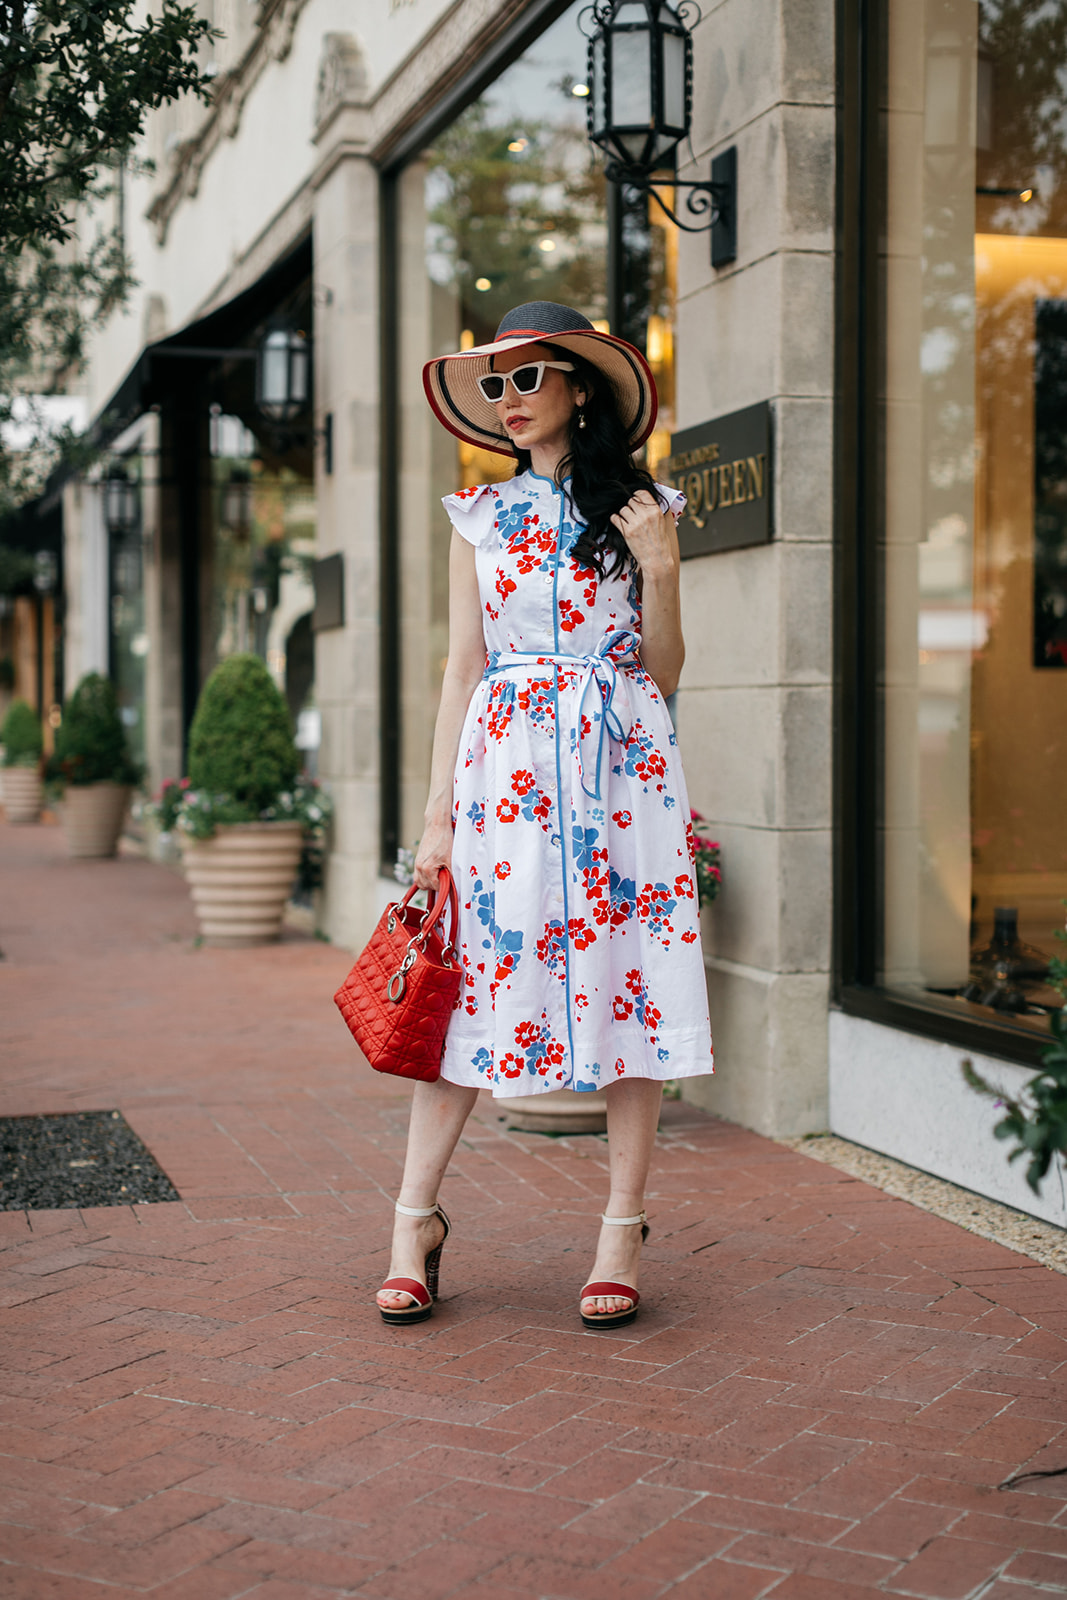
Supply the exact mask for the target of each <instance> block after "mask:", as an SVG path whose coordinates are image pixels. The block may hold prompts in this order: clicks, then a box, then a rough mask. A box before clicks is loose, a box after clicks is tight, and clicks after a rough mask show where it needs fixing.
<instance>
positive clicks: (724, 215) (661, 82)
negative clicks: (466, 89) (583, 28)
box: [586, 0, 737, 267]
mask: <svg viewBox="0 0 1067 1600" xmlns="http://www.w3.org/2000/svg"><path fill="white" fill-rule="evenodd" d="M590 9H591V14H592V32H591V34H590V35H589V89H590V92H589V96H588V98H587V100H586V117H587V128H588V133H589V138H590V139H591V141H592V142H593V143H594V144H596V145H599V146H600V148H601V149H602V150H603V151H604V153H605V154H606V155H607V158H608V161H607V165H606V167H605V169H604V173H605V176H606V177H607V178H608V179H609V181H610V182H612V183H617V184H622V185H625V186H626V187H627V188H631V189H637V190H640V191H641V192H643V193H646V194H650V195H652V197H653V198H654V199H655V201H656V203H657V205H659V206H660V208H661V209H662V210H663V211H664V212H666V214H667V216H668V217H670V219H671V221H672V222H673V223H675V224H676V225H677V226H678V227H679V228H681V229H683V231H684V232H686V233H704V232H706V231H707V230H708V229H709V228H710V230H711V262H712V266H715V267H721V266H725V265H726V263H727V262H729V261H733V260H734V259H735V257H736V255H737V148H736V146H731V148H730V149H729V150H725V151H723V152H722V154H721V155H718V156H716V157H715V158H714V160H713V161H712V164H711V178H710V180H708V179H703V178H698V179H694V178H676V177H673V176H672V177H659V178H657V177H653V173H655V172H656V171H662V169H663V168H664V166H666V165H667V163H668V161H669V159H671V158H672V157H673V154H674V151H675V148H676V147H677V145H678V144H679V142H680V141H681V140H682V139H685V138H688V136H689V127H690V118H691V113H692V99H693V41H692V38H691V36H690V33H689V29H688V27H687V26H686V19H687V18H688V17H690V16H692V17H693V20H694V21H699V20H700V9H699V7H698V6H697V5H696V4H695V0H682V3H681V4H680V5H678V6H673V5H670V4H667V0H595V4H594V5H593V6H592V7H591V8H590ZM658 188H662V189H687V190H688V191H689V192H688V194H687V196H686V210H687V211H688V212H689V214H690V215H691V216H694V217H703V218H706V219H707V220H706V221H703V222H700V223H697V224H692V223H687V222H682V221H681V219H680V218H679V217H677V216H676V215H675V213H674V212H673V211H672V210H671V208H670V207H669V206H668V205H667V203H666V201H665V200H664V199H663V198H662V196H660V195H659V194H657V193H656V190H657V189H658Z"/></svg>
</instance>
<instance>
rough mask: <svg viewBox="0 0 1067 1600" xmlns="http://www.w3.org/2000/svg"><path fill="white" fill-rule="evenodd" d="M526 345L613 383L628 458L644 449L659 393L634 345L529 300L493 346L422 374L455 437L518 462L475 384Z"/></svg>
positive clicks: (431, 364) (566, 310)
mask: <svg viewBox="0 0 1067 1600" xmlns="http://www.w3.org/2000/svg"><path fill="white" fill-rule="evenodd" d="M524 344H553V345H557V346H559V347H560V348H561V349H563V350H573V351H574V353H575V355H579V356H581V357H582V358H583V360H585V361H588V363H589V365H590V366H592V367H595V368H596V369H597V371H598V372H600V373H602V374H603V376H604V377H605V378H606V379H607V380H608V382H609V383H610V385H611V387H612V390H613V392H614V395H615V402H616V405H617V406H618V409H619V416H620V417H621V418H622V421H623V424H624V426H625V427H626V430H627V436H628V439H629V445H630V449H631V450H636V449H638V448H639V446H641V445H643V444H644V442H645V440H646V439H647V438H648V436H649V434H650V433H651V432H652V429H653V428H654V427H655V424H656V410H657V405H658V402H657V399H656V385H655V381H654V380H653V377H652V373H651V372H650V370H649V366H648V362H647V361H646V360H645V358H644V356H643V355H642V354H641V352H640V350H638V349H636V348H635V347H634V346H633V345H632V344H627V342H626V340H625V339H619V338H617V337H616V336H615V334H612V333H601V332H600V331H599V330H598V329H597V328H594V327H593V324H592V323H591V322H590V321H589V319H588V317H583V316H582V314H581V312H580V311H572V310H571V308H570V306H561V305H557V304H556V303H555V302H554V301H552V300H531V301H529V302H528V303H527V304H526V305H523V306H516V307H515V309H514V311H509V312H508V314H507V316H506V317H505V318H504V320H503V321H502V322H501V324H500V326H499V328H498V329H497V330H496V338H495V339H494V340H493V342H492V344H479V345H475V346H474V347H473V348H472V349H470V350H457V351H455V352H454V353H453V354H452V355H447V356H435V357H434V359H433V360H432V361H427V363H426V365H425V366H424V367H423V369H422V382H423V387H424V388H425V390H426V398H427V399H428V400H429V402H430V405H431V406H432V407H433V410H434V414H435V415H436V417H437V418H438V420H439V421H440V422H443V423H444V425H445V427H446V428H447V429H448V430H449V432H450V433H454V434H455V435H456V437H457V438H458V439H465V440H466V442H467V443H468V444H473V445H476V446H477V447H478V449H480V450H495V451H496V452H497V453H498V454H499V455H503V456H511V455H514V453H515V452H514V447H513V446H512V443H511V440H510V439H509V438H508V436H507V433H506V432H505V431H504V427H503V425H502V423H501V422H500V419H499V418H498V416H497V414H496V409H495V407H493V406H491V405H490V404H489V402H488V400H486V399H485V397H484V396H483V394H482V392H481V390H480V389H479V387H478V379H479V378H480V377H482V376H484V374H485V373H487V372H491V371H492V370H493V357H494V356H499V355H502V354H503V353H504V351H505V350H517V349H519V348H520V346H522V345H524Z"/></svg>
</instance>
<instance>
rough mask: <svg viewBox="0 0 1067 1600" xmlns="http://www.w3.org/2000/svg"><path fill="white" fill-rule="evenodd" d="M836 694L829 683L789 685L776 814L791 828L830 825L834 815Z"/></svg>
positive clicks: (784, 706)
mask: <svg viewBox="0 0 1067 1600" xmlns="http://www.w3.org/2000/svg"><path fill="white" fill-rule="evenodd" d="M831 736H832V696H831V690H830V688H829V686H825V687H808V688H803V689H799V688H798V689H786V690H784V691H783V692H782V696H781V746H780V754H779V761H778V795H779V800H778V806H777V814H776V817H775V820H776V821H777V823H778V825H779V826H781V827H787V828H828V827H829V826H830V820H831V793H830V784H831V774H832V737H831Z"/></svg>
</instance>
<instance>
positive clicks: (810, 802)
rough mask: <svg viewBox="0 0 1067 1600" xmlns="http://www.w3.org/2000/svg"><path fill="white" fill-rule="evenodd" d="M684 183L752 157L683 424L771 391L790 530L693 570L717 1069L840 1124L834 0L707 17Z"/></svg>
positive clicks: (787, 1106) (777, 1101)
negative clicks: (721, 161)
mask: <svg viewBox="0 0 1067 1600" xmlns="http://www.w3.org/2000/svg"><path fill="white" fill-rule="evenodd" d="M693 102H694V128H693V148H694V150H695V152H696V161H695V163H694V164H692V165H690V166H686V167H684V168H682V169H681V175H682V176H684V177H707V176H708V169H709V166H710V161H711V158H712V156H713V155H715V154H717V153H718V152H719V151H720V150H723V149H726V148H728V147H729V146H730V145H734V144H735V145H736V146H737V151H738V186H739V217H738V257H737V260H736V261H735V262H734V263H732V264H731V265H729V266H727V267H724V268H722V269H721V270H719V271H717V272H716V271H714V270H713V269H712V267H711V264H710V249H709V242H708V236H707V235H706V234H704V235H693V236H690V235H683V237H682V240H681V244H680V254H679V310H678V338H677V348H678V351H679V356H678V426H679V427H681V428H685V427H691V426H694V425H695V424H698V423H701V422H705V421H708V420H710V419H712V418H715V417H719V416H723V415H725V414H727V413H729V412H732V411H736V410H738V409H739V408H740V407H742V406H747V405H751V404H754V403H755V402H756V401H761V400H770V401H771V402H772V406H773V413H774V448H775V473H774V483H775V506H774V514H775V537H774V541H773V543H771V544H769V545H764V546H758V547H754V548H750V549H743V550H735V551H728V552H723V553H720V554H716V555H710V556H701V557H697V558H695V559H693V560H691V561H687V562H686V563H685V564H684V566H683V576H682V596H683V608H684V620H685V623H686V637H687V643H688V648H689V654H688V658H687V662H686V667H685V672H684V676H683V679H682V687H681V692H680V694H679V743H680V746H681V749H682V754H683V758H684V760H685V764H686V770H687V774H688V779H689V788H690V795H691V798H692V803H693V805H694V806H695V807H696V809H697V810H698V811H700V812H702V813H703V814H704V815H705V816H706V817H707V818H708V820H709V822H710V823H711V824H712V828H713V832H714V834H715V835H716V836H717V837H718V838H719V840H720V841H721V843H722V845H723V856H724V859H723V868H724V881H725V887H724V890H723V892H722V894H721V896H720V898H719V900H718V902H717V903H716V905H715V906H714V908H713V910H711V911H710V912H709V913H706V915H705V929H706V935H705V950H706V952H707V957H706V963H707V976H708V988H709V994H710V1000H711V1018H712V1028H713V1031H714V1034H715V1043H716V1072H717V1075H716V1077H715V1078H714V1079H711V1078H707V1079H689V1080H686V1081H685V1085H684V1092H685V1093H686V1095H687V1096H689V1097H691V1098H692V1099H694V1100H696V1101H697V1102H698V1103H699V1104H701V1105H703V1106H706V1107H707V1108H708V1109H710V1110H713V1111H716V1112H719V1113H721V1114H722V1115H723V1116H726V1117H730V1118H733V1119H736V1120H737V1121H740V1122H743V1123H745V1124H747V1125H748V1126H749V1127H753V1128H757V1129H759V1130H760V1131H761V1132H763V1133H770V1134H777V1133H782V1134H785V1133H801V1132H807V1131H812V1130H815V1129H820V1128H824V1127H825V1126H826V1116H827V1111H826V1097H827V1003H828V988H829V953H830V923H831V893H832V889H831V849H830V845H831V809H830V807H831V785H830V773H831V712H832V706H831V642H832V634H833V616H832V561H831V556H832V546H831V536H832V511H833V508H832V449H833V446H832V405H833V358H834V316H833V306H834V300H833V284H834V255H833V247H834V129H835V112H834V6H833V0H724V3H723V4H721V5H717V6H714V7H713V8H709V14H708V15H707V16H706V17H705V20H704V21H703V22H702V23H700V24H699V25H698V26H697V28H696V31H695V84H694V95H693Z"/></svg>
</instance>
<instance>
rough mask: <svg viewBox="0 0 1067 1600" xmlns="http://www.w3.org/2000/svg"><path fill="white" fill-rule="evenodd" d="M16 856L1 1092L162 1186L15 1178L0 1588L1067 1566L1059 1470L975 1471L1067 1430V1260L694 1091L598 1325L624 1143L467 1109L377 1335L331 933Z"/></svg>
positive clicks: (45, 831) (387, 1144)
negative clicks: (257, 929) (619, 1285)
mask: <svg viewBox="0 0 1067 1600" xmlns="http://www.w3.org/2000/svg"><path fill="white" fill-rule="evenodd" d="M0 873H2V879H0V881H2V884H3V890H2V899H0V944H2V946H3V948H4V951H5V954H6V960H5V961H4V962H3V964H2V966H0V996H2V1004H0V1017H2V1023H0V1028H2V1034H3V1051H4V1068H3V1079H2V1084H0V1114H5V1115H12V1114H18V1113H23V1112H43V1111H63V1110H75V1109H82V1108H86V1109H88V1108H92V1109H97V1108H99V1109H104V1108H111V1107H118V1108H121V1110H122V1111H123V1112H124V1114H125V1116H126V1117H127V1119H128V1120H129V1122H130V1124H131V1125H132V1126H133V1127H134V1129H135V1130H136V1131H137V1132H138V1133H139V1134H140V1135H141V1137H142V1138H143V1139H144V1140H145V1142H146V1143H147V1144H148V1146H149V1147H150V1148H151V1150H152V1151H153V1152H154V1154H155V1155H156V1156H157V1158H158V1159H159V1160H160V1162H161V1163H162V1164H163V1166H164V1167H165V1168H166V1170H167V1171H168V1173H169V1174H170V1176H171V1178H172V1179H173V1180H174V1182H175V1183H176V1185H177V1187H178V1189H179V1191H180V1193H181V1194H182V1196H183V1202H182V1203H181V1204H172V1205H162V1206H135V1207H119V1208H100V1209H97V1210H93V1211H86V1212H81V1213H79V1212H76V1211H52V1212H37V1213H33V1214H31V1215H29V1216H27V1215H26V1214H25V1213H21V1212H8V1213H0V1239H2V1243H3V1246H4V1253H3V1258H2V1262H0V1265H2V1267H3V1274H2V1279H0V1287H2V1300H3V1305H4V1307H5V1308H6V1309H5V1310H4V1312H3V1338H2V1340H0V1392H2V1396H3V1409H2V1418H3V1422H2V1436H0V1449H2V1452H3V1453H2V1456H0V1484H2V1488H0V1517H2V1528H0V1597H3V1600H16V1597H17V1600H95V1597H99V1600H132V1597H133V1596H141V1595H151V1596H152V1597H153V1600H236V1597H238V1596H242V1597H243V1596H249V1597H252V1596H254V1597H255V1600H334V1597H337V1596H339V1595H358V1596H362V1597H366V1600H412V1597H414V1596H418V1597H419V1600H444V1597H446V1596H463V1597H466V1596H469V1597H471V1600H480V1597H485V1600H489V1597H492V1600H532V1597H545V1600H549V1597H551V1600H655V1597H658V1596H661V1595H667V1594H669V1595H671V1596H676V1597H678V1600H683V1597H684V1600H694V1597H700V1600H703V1597H708V1600H757V1597H759V1596H765V1595H773V1596H774V1597H775V1600H858V1597H860V1596H870V1595H875V1594H878V1595H902V1596H904V1595H907V1596H918V1597H925V1600H978V1597H981V1600H1023V1597H1026V1596H1038V1595H1048V1594H1064V1593H1067V1478H1065V1479H1051V1480H1045V1481H1044V1482H1042V1481H1040V1480H1038V1481H1037V1482H1036V1483H1031V1484H1029V1485H1027V1486H1025V1488H1024V1489H1023V1490H1019V1491H1008V1492H1003V1491H998V1489H997V1487H996V1486H997V1484H998V1483H1000V1482H1001V1481H1002V1480H1003V1479H1005V1478H1006V1477H1008V1476H1009V1475H1010V1474H1012V1473H1014V1472H1017V1471H1019V1470H1020V1469H1021V1468H1023V1467H1024V1466H1051V1465H1060V1464H1065V1465H1067V1382H1065V1376H1067V1280H1065V1279H1064V1278H1062V1277H1060V1276H1058V1275H1057V1274H1055V1273H1052V1272H1050V1271H1048V1270H1046V1269H1045V1268H1043V1267H1039V1266H1035V1265H1034V1264H1033V1263H1032V1262H1030V1261H1029V1260H1028V1259H1027V1258H1025V1257H1023V1256H1019V1255H1015V1254H1012V1253H1011V1252H1009V1251H1007V1250H1004V1249H1001V1248H1000V1247H998V1246H995V1245H992V1244H989V1243H987V1242H985V1241H984V1240H981V1239H978V1238H976V1237H974V1236H973V1235H969V1234H967V1233H964V1232H961V1231H960V1230H958V1229H957V1228H955V1227H953V1226H952V1225H951V1224H949V1223H946V1222H943V1221H940V1220H938V1219H937V1218H934V1217H932V1216H930V1215H928V1214H926V1213H924V1212H919V1211H915V1210H913V1209H912V1208H910V1207H909V1206H908V1205H907V1204H905V1203H904V1202H902V1201H899V1200H895V1199H890V1198H888V1197H887V1196H885V1195H884V1194H882V1193H880V1192H878V1191H876V1190H873V1189H870V1188H867V1187H866V1186H865V1185H864V1184H862V1183H860V1182H857V1181H855V1180H854V1179H852V1178H849V1177H846V1176H845V1175H844V1174H841V1173H838V1172H836V1171H835V1170H833V1169H831V1168H828V1167H826V1166H823V1165H821V1164H818V1163H816V1162H813V1161H809V1160H807V1159H806V1158H805V1157H804V1156H803V1155H799V1154H795V1153H793V1152H792V1151H789V1150H786V1149H783V1148H782V1147H780V1146H777V1145H775V1144H773V1143H771V1142H769V1141H767V1140H764V1139H760V1138H758V1137H756V1136H755V1135H752V1134H750V1133H747V1132H745V1131H743V1130H741V1129H739V1128H735V1127H731V1126H728V1125H726V1124H723V1123H718V1122H715V1121H713V1120H711V1119H708V1118H705V1117H703V1116H701V1115H699V1114H697V1113H695V1112H692V1111H689V1110H688V1109H687V1108H685V1107H681V1106H676V1105H675V1106H670V1107H668V1110H667V1115H666V1116H665V1124H664V1131H663V1134H662V1137H661V1139H660V1143H659V1149H658V1154H657V1159H656V1165H655V1171H654V1176H653V1180H652V1191H651V1195H650V1200H649V1211H650V1220H651V1222H652V1237H651V1239H650V1241H649V1244H648V1246H647V1249H646V1253H645V1267H644V1277H643V1283H642V1287H643V1291H644V1294H645V1299H644V1301H643V1305H642V1315H641V1318H640V1320H639V1321H638V1322H637V1324H636V1325H634V1326H633V1327H631V1328H629V1329H626V1330H624V1332H623V1333H622V1334H620V1335H617V1336H615V1337H609V1336H606V1335H599V1334H595V1333H589V1334H587V1333H584V1332H583V1331H582V1329H581V1326H580V1324H579V1322H578V1320H577V1316H576V1313H575V1296H576V1293H577V1290H578V1288H579V1287H580V1285H581V1283H582V1282H583V1278H584V1274H585V1271H586V1269H587V1268H588V1266H589V1264H590V1260H591V1252H592V1245H593V1239H594V1236H595V1217H596V1213H597V1211H598V1209H599V1207H600V1204H601V1202H602V1197H603V1192H604V1157H605V1150H604V1146H603V1143H602V1142H601V1141H600V1140H598V1139H595V1138H575V1139H572V1140H569V1141H553V1140H549V1139H545V1138H542V1137H538V1136H536V1135H517V1134H509V1133H507V1131H506V1128H505V1126H504V1124H503V1123H502V1122H501V1120H500V1119H499V1117H498V1115H497V1108H496V1107H494V1106H493V1104H492V1102H491V1101H488V1100H487V1101H486V1102H485V1103H484V1104H483V1105H482V1106H481V1107H480V1109H479V1111H478V1113H477V1115H476V1117H475V1118H474V1119H472V1121H471V1123H470V1125H469V1129H468V1133H467V1136H466V1137H465V1139H464V1141H463V1144H462V1146H461V1149H460V1151H459V1153H458V1157H457V1160H456V1163H455V1168H454V1170H453V1171H452V1172H451V1173H450V1174H449V1176H448V1178H447V1180H446V1183H445V1187H444V1190H443V1197H444V1200H445V1203H446V1204H447V1205H448V1207H449V1209H450V1211H451V1213H452V1216H453V1220H454V1223H455V1228H456V1231H455V1235H454V1238H453V1239H452V1240H451V1241H450V1243H449V1245H448V1247H447V1248H446V1250H445V1254H444V1261H443V1269H442V1281H443V1289H444V1298H443V1301H442V1302H441V1303H440V1304H439V1307H438V1311H437V1313H436V1315H435V1317H434V1318H433V1320H432V1321H431V1322H429V1323H426V1324H423V1325H421V1326H420V1327H417V1328H412V1329H406V1330H405V1329H399V1330H398V1329H391V1328H386V1327H385V1326H384V1324H383V1323H382V1322H381V1321H380V1319H379V1318H378V1316H377V1313H376V1311H375V1310H374V1308H373V1305H372V1303H371V1302H372V1296H373V1290H374V1288H375V1287H376V1285H377V1282H378V1281H379V1279H380V1277H381V1276H382V1274H383V1272H384V1269H385V1265H386V1260H387V1241H388V1235H389V1220H390V1219H389V1199H390V1197H391V1195H392V1194H393V1193H394V1191H395V1188H396V1183H397V1173H398V1163H399V1160H400V1156H401V1151H402V1146H403V1138H404V1123H405V1110H406V1099H407V1092H406V1090H405V1089H404V1088H402V1087H400V1086H398V1085H396V1084H394V1083H393V1082H391V1081H388V1080H383V1079H380V1078H377V1077H375V1075H374V1074H372V1073H371V1072H370V1071H369V1070H368V1069H367V1067H366V1066H365V1065H364V1064H362V1063H361V1062H360V1061H359V1060H358V1059H357V1058H356V1057H355V1054H354V1051H353V1050H352V1048H351V1047H350V1046H349V1043H348V1040H347V1036H346V1034H345V1032H344V1029H343V1027H342V1025H341V1023H340V1020H339V1018H338V1017H337V1016H336V1015H335V1013H334V1011H333V1007H332V1005H331V1003H330V995H331V994H332V992H333V988H334V987H335V985H336V983H337V981H338V979H339V978H340V976H341V975H342V974H343V972H344V971H345V969H346V966H347V964H348V960H349V958H348V957H347V956H346V955H345V953H344V952H341V951H337V950H333V949H330V948H328V947H326V946H323V945H321V944H317V943H315V942H314V941H312V940H307V939H301V938H297V937H288V938H287V939H286V940H285V941H284V942H283V943H282V944H281V945H279V946H278V947H276V948H273V949H267V950H259V951H247V952H212V951H206V950H197V949H195V948H194V947H193V944H192V934H193V927H192V922H191V918H190V914H189V910H188V906H187V903H186V898H185V891H184V887H183V885H182V884H181V882H180V880H178V879H177V878H176V877H174V876H173V875H172V874H171V873H169V872H167V871H165V870H164V869H161V868H157V867H154V866H152V865H149V864H147V863H145V862H142V861H138V860H133V859H120V860H119V861H116V862H102V863H94V862H83V863H76V862H69V861H67V860H65V859H64V857H63V855H62V847H61V840H60V838H59V834H58V831H57V830H55V829H51V828H43V827H42V828H34V829H28V828H22V829H14V828H0ZM723 1070H725V1071H743V1070H744V1066H743V1063H732V1062H726V1063H724V1064H723ZM919 1112H920V1108H917V1114H919Z"/></svg>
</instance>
